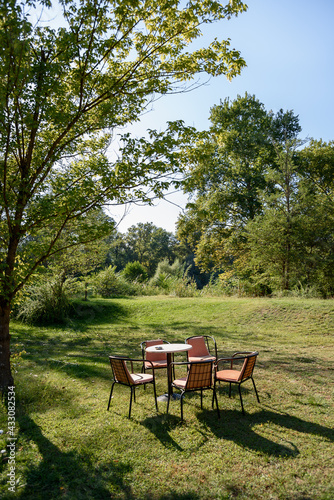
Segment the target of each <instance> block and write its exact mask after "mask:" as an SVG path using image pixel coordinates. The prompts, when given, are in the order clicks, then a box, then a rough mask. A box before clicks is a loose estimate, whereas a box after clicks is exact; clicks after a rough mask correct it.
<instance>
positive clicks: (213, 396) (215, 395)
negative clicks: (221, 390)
mask: <svg viewBox="0 0 334 500" xmlns="http://www.w3.org/2000/svg"><path fill="white" fill-rule="evenodd" d="M213 399H215V400H216V406H217V412H218V418H220V411H219V406H218V399H217V393H216V390H215V388H213V395H212V408H213Z"/></svg>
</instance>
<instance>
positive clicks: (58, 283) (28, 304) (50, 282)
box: [16, 276, 70, 324]
mask: <svg viewBox="0 0 334 500" xmlns="http://www.w3.org/2000/svg"><path fill="white" fill-rule="evenodd" d="M16 309H17V311H16V317H17V318H18V319H20V320H21V321H23V322H24V323H28V324H37V323H39V324H40V323H42V324H50V323H59V322H64V321H65V320H66V319H67V317H68V313H69V310H70V302H69V300H68V296H67V293H66V285H65V284H64V280H63V277H61V276H57V277H53V278H50V277H44V278H43V279H41V280H40V281H39V282H38V283H34V284H33V285H31V286H29V287H28V288H27V290H26V292H25V295H24V296H23V298H22V300H21V301H20V303H19V304H18V305H17V308H16Z"/></svg>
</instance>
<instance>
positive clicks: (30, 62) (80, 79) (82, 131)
mask: <svg viewBox="0 0 334 500" xmlns="http://www.w3.org/2000/svg"><path fill="white" fill-rule="evenodd" d="M49 7H51V1H50V0H26V1H24V0H21V1H20V0H4V1H2V2H1V4H0V47H1V51H0V141H1V148H0V226H1V240H0V261H1V263H0V386H1V387H2V388H6V387H8V385H12V383H13V378H12V375H11V370H10V334H9V320H10V309H11V303H12V301H13V299H14V297H15V296H16V294H17V293H18V292H19V291H20V290H21V289H22V287H23V286H24V284H25V283H26V282H27V280H28V279H29V277H30V276H31V274H32V273H33V272H34V271H35V270H36V268H37V267H38V265H39V264H40V263H41V262H42V261H43V260H44V259H45V258H47V257H49V256H50V255H51V254H52V253H55V252H59V251H61V250H62V239H61V237H60V236H61V233H62V231H63V230H64V229H65V228H66V227H67V225H69V224H71V225H72V224H73V221H74V220H76V221H77V222H76V224H77V231H76V232H73V233H71V238H70V240H69V239H67V240H66V241H67V243H66V245H67V246H69V245H76V244H80V243H82V242H86V241H89V240H91V239H94V237H95V236H100V235H98V234H96V235H94V232H95V229H94V228H91V227H89V225H88V224H87V223H86V217H87V214H88V213H89V211H90V210H92V209H95V208H99V207H101V206H102V205H103V204H105V203H107V202H110V201H113V202H118V203H122V202H124V201H129V199H131V198H132V197H133V198H137V199H143V200H147V199H148V192H149V191H151V192H152V193H153V194H154V195H161V193H162V190H163V188H164V187H166V183H167V182H168V179H166V176H167V174H168V173H173V172H175V170H177V168H178V163H177V159H175V156H173V154H172V153H173V149H175V147H176V146H177V140H178V139H179V135H180V127H181V126H180V124H179V126H177V125H171V126H170V128H169V130H168V131H167V133H166V134H162V133H161V134H158V133H154V132H152V133H151V138H152V141H151V143H148V142H147V141H144V140H141V141H140V143H139V147H138V148H137V147H136V143H135V142H134V141H133V140H132V139H131V138H130V137H129V136H126V137H124V142H123V146H122V147H121V150H120V151H119V152H118V157H117V159H116V160H115V161H114V162H111V160H110V158H109V156H108V154H107V152H108V147H109V146H110V142H111V139H112V133H113V131H115V130H119V129H120V127H124V126H126V125H127V124H129V123H132V122H134V121H135V120H137V119H138V117H139V116H140V113H141V112H143V111H144V110H145V109H146V108H147V106H148V104H149V103H150V101H151V100H152V97H153V96H160V95H163V94H167V93H170V92H175V91H181V90H184V88H185V87H184V86H187V82H189V85H191V83H192V82H193V78H194V76H195V75H200V74H201V73H204V74H209V75H214V76H216V75H220V74H225V75H227V76H228V77H229V78H231V77H233V76H235V75H237V74H238V73H239V72H240V69H241V68H242V66H243V65H244V61H243V60H242V58H241V57H240V54H239V53H238V52H237V51H235V50H234V49H231V48H230V46H229V42H228V41H224V40H223V41H218V40H216V39H215V40H213V41H212V43H211V44H210V45H209V46H207V47H203V48H199V49H197V50H193V51H187V48H188V47H189V46H190V45H191V43H192V42H193V41H194V40H195V39H196V38H198V37H199V36H200V35H201V31H202V26H203V25H205V24H208V23H212V22H214V21H219V20H222V19H224V18H229V17H231V16H233V15H236V14H238V13H239V12H242V11H243V10H245V9H246V7H245V5H244V4H243V3H242V2H241V1H239V0H230V1H229V2H227V3H226V5H225V4H222V3H220V2H217V1H215V0H193V1H189V2H188V3H184V2H180V5H179V1H177V0H82V1H80V2H78V1H76V0H60V2H59V9H60V11H61V14H60V15H58V17H57V18H56V19H54V20H53V21H52V22H47V21H46V19H45V16H46V15H47V8H49ZM45 12H46V14H45ZM53 16H54V13H53V12H51V13H50V18H52V17H53ZM45 227H48V229H49V238H48V239H47V240H45V239H44V240H43V244H41V245H36V241H39V237H40V233H41V232H43V229H44V228H45ZM98 232H99V231H98V230H96V233H98ZM92 233H93V234H92ZM30 241H32V242H33V251H32V249H31V247H30V245H29V242H30Z"/></svg>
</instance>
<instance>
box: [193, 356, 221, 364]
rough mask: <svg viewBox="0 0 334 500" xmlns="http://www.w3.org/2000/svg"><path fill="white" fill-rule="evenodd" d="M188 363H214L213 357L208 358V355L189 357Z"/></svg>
mask: <svg viewBox="0 0 334 500" xmlns="http://www.w3.org/2000/svg"><path fill="white" fill-rule="evenodd" d="M188 359H189V361H190V363H196V361H216V357H215V356H210V354H207V355H204V356H189V358H188Z"/></svg>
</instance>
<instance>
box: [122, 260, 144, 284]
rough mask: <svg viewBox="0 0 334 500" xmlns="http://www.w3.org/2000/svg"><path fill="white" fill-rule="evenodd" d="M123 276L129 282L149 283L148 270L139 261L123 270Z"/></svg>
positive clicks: (128, 264) (131, 263) (129, 264)
mask: <svg viewBox="0 0 334 500" xmlns="http://www.w3.org/2000/svg"><path fill="white" fill-rule="evenodd" d="M122 274H123V276H124V278H125V279H127V280H128V281H137V282H138V283H143V282H144V281H147V272H146V269H145V267H144V266H143V265H142V264H141V263H140V262H138V261H137V260H135V261H134V262H128V263H127V265H126V266H125V268H124V269H123V271H122Z"/></svg>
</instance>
